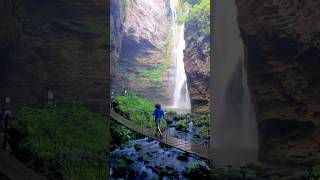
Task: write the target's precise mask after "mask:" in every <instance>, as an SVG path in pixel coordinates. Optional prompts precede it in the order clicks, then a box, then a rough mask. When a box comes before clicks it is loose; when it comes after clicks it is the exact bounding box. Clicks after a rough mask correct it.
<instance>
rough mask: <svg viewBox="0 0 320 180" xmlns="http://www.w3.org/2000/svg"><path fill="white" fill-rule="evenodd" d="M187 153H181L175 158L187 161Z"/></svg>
mask: <svg viewBox="0 0 320 180" xmlns="http://www.w3.org/2000/svg"><path fill="white" fill-rule="evenodd" d="M188 156H189V153H182V154H179V155H178V156H177V159H178V160H180V161H188Z"/></svg>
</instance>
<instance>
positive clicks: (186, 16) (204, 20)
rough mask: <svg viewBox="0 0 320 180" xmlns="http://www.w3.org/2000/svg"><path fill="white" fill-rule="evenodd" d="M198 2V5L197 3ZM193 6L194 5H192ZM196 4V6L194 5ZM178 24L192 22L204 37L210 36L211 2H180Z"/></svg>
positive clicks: (201, 0)
mask: <svg viewBox="0 0 320 180" xmlns="http://www.w3.org/2000/svg"><path fill="white" fill-rule="evenodd" d="M196 2H197V3H196ZM190 3H191V4H193V5H190ZM194 3H195V4H194ZM177 12H178V18H177V23H179V24H182V23H184V22H192V23H194V24H196V25H197V26H198V28H199V30H200V32H201V33H202V34H203V37H205V36H208V35H209V34H210V1H209V0H200V1H197V0H191V1H187V0H184V1H180V2H179V3H178V5H177Z"/></svg>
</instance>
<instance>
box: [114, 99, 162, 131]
mask: <svg viewBox="0 0 320 180" xmlns="http://www.w3.org/2000/svg"><path fill="white" fill-rule="evenodd" d="M115 103H116V104H117V105H116V108H115V109H116V111H118V112H119V113H120V114H121V115H122V116H124V117H126V118H127V119H129V120H131V121H133V122H135V123H137V124H139V125H141V124H142V125H143V126H146V127H148V128H155V123H154V117H153V116H152V115H151V114H150V113H152V112H153V110H154V104H153V103H152V102H150V101H148V100H146V99H144V98H142V97H139V96H137V95H134V94H129V95H127V96H117V97H116V98H115ZM164 126H165V121H164V120H162V121H161V127H164Z"/></svg>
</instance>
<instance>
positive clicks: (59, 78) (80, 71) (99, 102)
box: [0, 0, 108, 113]
mask: <svg viewBox="0 0 320 180" xmlns="http://www.w3.org/2000/svg"><path fill="white" fill-rule="evenodd" d="M6 2H8V1H6ZM12 2H14V1H12ZM19 5H20V6H22V7H21V9H22V11H19V14H15V15H16V16H15V19H16V20H17V21H18V22H17V23H18V24H19V26H17V27H18V28H19V29H17V28H16V29H15V31H16V32H18V33H19V35H18V37H19V38H18V39H17V40H16V42H15V45H14V48H10V49H11V50H12V51H11V52H10V54H9V55H8V56H6V58H5V59H1V78H2V79H1V88H0V94H1V96H10V97H11V100H12V101H11V102H12V103H11V104H12V106H13V107H11V108H16V107H21V106H25V105H36V106H41V105H45V104H46V103H47V91H48V90H50V91H53V92H54V96H55V97H56V98H66V97H74V98H77V99H80V100H81V101H83V102H84V103H85V104H86V105H88V106H89V107H91V109H92V110H95V111H98V112H101V113H105V108H106V89H107V82H108V80H107V76H106V62H107V61H106V50H105V49H106V42H107V38H106V35H105V31H106V28H107V26H108V25H107V24H106V22H107V20H106V19H107V18H106V13H107V12H106V11H107V7H106V2H105V1H100V0H79V1H78V0H77V1H71V0H70V1H66V0H55V1H51V0H30V1H25V2H23V3H20V4H19ZM12 11H13V13H14V12H15V11H16V9H15V8H10V11H9V12H8V13H12ZM1 13H3V12H2V11H1ZM1 17H3V16H1Z"/></svg>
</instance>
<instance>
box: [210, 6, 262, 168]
mask: <svg viewBox="0 0 320 180" xmlns="http://www.w3.org/2000/svg"><path fill="white" fill-rule="evenodd" d="M214 7H215V10H214V13H215V19H214V22H215V24H214V25H215V28H214V37H215V39H214V58H213V59H214V62H213V65H212V67H213V70H212V78H213V79H212V80H213V83H212V84H213V90H212V91H213V92H212V95H211V96H212V97H213V130H212V131H211V132H212V134H211V136H212V137H213V138H212V139H211V144H212V146H211V147H212V148H213V149H212V150H211V152H212V155H213V157H212V159H213V161H215V162H216V163H221V164H245V163H248V162H252V161H256V160H257V152H258V133H257V124H256V119H255V115H254V112H253V107H252V104H251V100H250V95H249V90H248V84H247V72H246V69H245V65H244V64H245V62H244V46H243V42H242V39H241V36H240V30H239V25H238V21H237V8H236V4H235V1H234V0H227V1H226V0H218V1H216V3H215V4H214Z"/></svg>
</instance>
